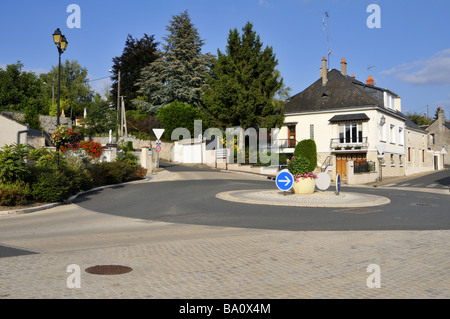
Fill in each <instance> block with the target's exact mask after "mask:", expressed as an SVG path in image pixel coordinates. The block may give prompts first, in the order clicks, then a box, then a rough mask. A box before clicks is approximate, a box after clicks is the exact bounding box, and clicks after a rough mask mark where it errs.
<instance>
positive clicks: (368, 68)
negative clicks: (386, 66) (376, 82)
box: [367, 65, 375, 70]
mask: <svg viewBox="0 0 450 319" xmlns="http://www.w3.org/2000/svg"><path fill="white" fill-rule="evenodd" d="M374 67H375V65H371V66H368V67H367V70H370V69H373V68H374Z"/></svg>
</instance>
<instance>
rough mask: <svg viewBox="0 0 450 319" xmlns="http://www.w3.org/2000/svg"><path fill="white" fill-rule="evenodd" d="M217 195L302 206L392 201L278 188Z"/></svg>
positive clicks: (254, 201)
mask: <svg viewBox="0 0 450 319" xmlns="http://www.w3.org/2000/svg"><path fill="white" fill-rule="evenodd" d="M216 197H217V198H220V199H223V200H227V201H232V202H240V203H247V204H257V205H280V206H302V207H370V206H380V205H386V204H389V203H390V200H389V198H386V197H382V196H376V195H369V194H360V193H351V192H345V193H341V194H339V195H336V194H335V193H334V192H330V191H326V192H321V191H316V192H314V194H309V195H299V194H293V193H292V192H286V194H284V192H281V191H277V190H263V191H262V190H238V191H229V192H223V193H219V194H217V195H216Z"/></svg>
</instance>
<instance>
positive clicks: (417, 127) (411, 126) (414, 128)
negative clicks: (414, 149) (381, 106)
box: [403, 116, 428, 134]
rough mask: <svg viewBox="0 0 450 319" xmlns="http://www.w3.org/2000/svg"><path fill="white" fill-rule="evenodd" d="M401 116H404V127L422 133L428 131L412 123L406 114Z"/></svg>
mask: <svg viewBox="0 0 450 319" xmlns="http://www.w3.org/2000/svg"><path fill="white" fill-rule="evenodd" d="M403 117H404V118H405V127H406V128H408V129H412V130H415V131H419V132H422V133H425V134H427V133H428V132H427V131H425V130H424V129H423V128H422V127H420V126H417V124H416V123H414V122H413V121H411V120H410V119H409V118H407V117H406V116H403Z"/></svg>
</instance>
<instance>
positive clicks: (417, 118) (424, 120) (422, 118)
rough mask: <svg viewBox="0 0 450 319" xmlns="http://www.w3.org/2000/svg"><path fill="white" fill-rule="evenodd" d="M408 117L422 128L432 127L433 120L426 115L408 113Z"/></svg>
mask: <svg viewBox="0 0 450 319" xmlns="http://www.w3.org/2000/svg"><path fill="white" fill-rule="evenodd" d="M406 117H407V118H409V119H410V120H411V121H413V122H414V123H415V124H416V125H418V126H422V125H430V124H431V119H430V118H428V117H427V116H426V114H424V115H420V114H418V113H416V112H414V113H409V112H408V113H406Z"/></svg>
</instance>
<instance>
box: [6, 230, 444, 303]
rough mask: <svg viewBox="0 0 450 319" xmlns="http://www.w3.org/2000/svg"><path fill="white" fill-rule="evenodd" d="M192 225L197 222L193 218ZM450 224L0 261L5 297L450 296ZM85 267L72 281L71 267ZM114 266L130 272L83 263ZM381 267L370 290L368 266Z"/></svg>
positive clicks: (244, 236) (261, 234)
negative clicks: (75, 284) (71, 284)
mask: <svg viewBox="0 0 450 319" xmlns="http://www.w3.org/2000/svg"><path fill="white" fill-rule="evenodd" d="M186 227H187V228H189V227H191V226H189V225H186ZM449 242H450V231H349V232H285V231H266V230H264V231H263V230H242V232H240V233H238V234H236V233H230V235H229V236H221V237H215V236H210V237H206V238H201V239H199V238H195V239H177V240H162V241H159V242H147V243H140V244H135V245H123V246H116V247H109V248H101V249H100V248H95V249H85V250H78V251H70V252H49V253H45V252H44V253H40V254H35V255H25V256H19V257H8V258H1V259H0V269H1V272H0V298H6V299H8V298H27V299H28V298H80V299H87V298H89V299H91V298H170V299H172V298H218V299H221V298H249V299H251V298H268V299H278V298H287V299H293V298H306V299H308V298H352V299H354V298H374V299H375V298H439V299H440V298H445V299H447V298H450V276H449V275H448V273H449V272H450V249H449V246H448V243H449ZM70 264H77V265H79V266H80V267H81V288H79V289H77V288H72V289H71V288H68V287H67V283H66V281H67V278H68V276H69V275H70V273H68V272H67V271H66V270H67V266H68V265H70ZM106 264H116V265H125V266H129V267H132V268H133V271H131V272H130V273H127V274H123V275H114V276H107V275H93V274H88V273H86V272H85V271H84V270H85V269H86V268H88V267H91V266H95V265H106ZM370 264H377V265H379V266H380V268H381V288H373V289H370V288H368V287H367V284H366V281H367V278H368V276H369V275H370V273H368V272H367V266H368V265H370Z"/></svg>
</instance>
